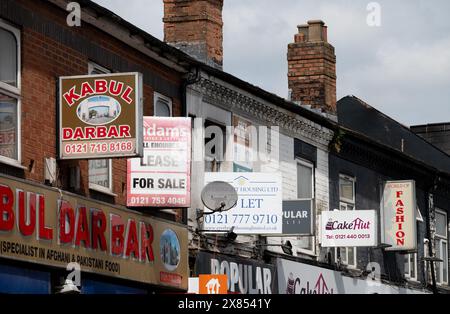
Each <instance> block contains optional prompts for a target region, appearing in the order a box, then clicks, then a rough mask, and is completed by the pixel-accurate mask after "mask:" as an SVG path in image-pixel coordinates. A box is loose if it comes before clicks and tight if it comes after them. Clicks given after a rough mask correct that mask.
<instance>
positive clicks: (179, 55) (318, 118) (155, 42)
mask: <svg viewBox="0 0 450 314" xmlns="http://www.w3.org/2000/svg"><path fill="white" fill-rule="evenodd" d="M47 1H48V2H50V3H53V4H55V5H57V6H59V7H60V8H63V9H65V7H64V6H63V3H67V2H68V0H47ZM78 3H79V4H80V6H81V8H89V9H91V10H93V11H94V12H95V13H96V14H98V16H107V17H108V18H109V19H110V20H111V21H112V22H114V23H116V24H118V25H120V26H121V27H124V28H126V29H128V30H129V32H130V34H135V35H139V36H141V37H142V38H143V39H144V41H146V47H147V48H148V49H150V50H152V51H153V52H155V53H157V54H158V55H160V57H161V58H166V59H169V58H168V57H167V55H166V54H169V55H172V56H174V57H175V58H176V59H177V60H176V61H173V60H172V62H175V63H176V64H178V65H179V66H181V67H183V68H184V69H185V71H183V70H182V69H180V68H176V70H177V71H179V72H182V73H183V72H184V73H187V72H189V70H191V69H192V68H199V69H202V70H203V71H205V72H207V73H209V74H211V75H213V76H215V77H217V78H220V79H222V80H224V81H225V82H227V83H230V84H232V85H235V86H237V87H239V88H241V89H243V90H245V91H247V92H249V93H251V94H253V95H254V96H256V97H260V98H262V99H264V100H266V101H268V102H270V103H273V104H275V105H278V106H279V107H281V108H284V109H286V110H288V111H291V112H293V113H296V114H299V115H301V116H302V117H304V118H307V119H309V120H311V121H313V122H316V123H318V124H320V125H322V126H324V127H327V128H329V129H332V130H336V129H337V123H336V122H334V121H332V120H330V119H329V118H327V117H324V116H322V115H320V114H318V113H315V112H313V111H311V110H308V109H306V108H303V107H301V106H299V105H297V104H295V103H294V102H291V101H288V100H286V99H284V98H282V97H280V96H278V95H275V94H273V93H270V92H268V91H266V90H264V89H262V88H260V87H258V86H255V85H253V84H251V83H249V82H246V81H244V80H241V79H239V78H238V77H236V76H234V75H232V74H230V73H227V72H224V71H223V70H219V69H216V68H214V67H212V66H209V65H207V64H205V63H203V62H200V61H198V60H196V59H195V58H193V57H191V56H189V55H188V54H186V53H184V52H183V51H181V50H179V49H177V48H175V47H173V46H171V45H169V44H167V43H165V42H163V41H161V40H159V39H158V38H156V37H154V36H152V35H151V34H149V33H147V32H146V31H144V30H142V29H140V28H139V27H137V26H135V25H133V24H132V23H130V22H128V21H127V20H125V19H123V18H122V17H120V16H118V15H117V14H115V13H114V12H112V11H110V10H108V9H107V8H105V7H103V6H101V5H99V4H97V3H95V2H93V1H91V0H79V1H78ZM92 25H93V24H92ZM93 26H94V27H97V26H96V25H93ZM97 28H99V27H97ZM101 30H102V31H104V32H107V31H106V30H104V29H101ZM109 34H110V33H109ZM110 35H113V34H110ZM113 36H114V35H113ZM126 44H128V45H130V44H129V43H126ZM130 46H131V47H133V46H132V45H130ZM155 47H158V48H160V49H155ZM133 48H135V47H133ZM135 49H136V48H135ZM155 50H161V51H160V52H158V51H155ZM150 57H152V56H150ZM169 60H170V59H169ZM157 61H159V62H162V61H161V60H158V59H157ZM162 63H163V62H162ZM166 65H167V64H166ZM172 68H174V67H173V66H172Z"/></svg>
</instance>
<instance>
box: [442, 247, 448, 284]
mask: <svg viewBox="0 0 450 314" xmlns="http://www.w3.org/2000/svg"><path fill="white" fill-rule="evenodd" d="M442 260H443V261H444V262H443V263H442V278H443V280H444V281H445V282H448V246H447V242H444V241H442Z"/></svg>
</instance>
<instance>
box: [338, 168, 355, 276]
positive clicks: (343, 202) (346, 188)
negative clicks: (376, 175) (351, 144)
mask: <svg viewBox="0 0 450 314" xmlns="http://www.w3.org/2000/svg"><path fill="white" fill-rule="evenodd" d="M339 210H355V178H353V177H349V176H346V175H340V176H339ZM335 253H336V254H335V256H336V260H338V259H339V258H340V261H341V263H342V264H344V265H347V266H349V267H352V268H356V266H357V263H356V247H341V248H336V251H335Z"/></svg>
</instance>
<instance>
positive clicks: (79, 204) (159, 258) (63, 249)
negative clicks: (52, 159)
mask: <svg viewBox="0 0 450 314" xmlns="http://www.w3.org/2000/svg"><path fill="white" fill-rule="evenodd" d="M187 246H188V231H187V228H186V227H184V226H182V225H178V224H175V223H171V222H168V221H164V220H159V219H155V218H150V217H147V216H143V215H141V214H139V213H136V212H132V211H129V210H127V209H125V208H120V207H115V206H111V205H108V204H105V203H101V202H97V201H93V200H90V199H86V198H82V197H79V196H76V195H74V194H70V193H66V192H62V193H61V194H60V193H59V192H58V190H57V189H52V188H49V187H45V186H41V185H37V184H30V183H26V182H24V181H19V180H14V179H11V178H8V177H4V176H0V257H4V258H11V259H16V260H22V261H27V262H33V263H38V264H44V265H50V266H55V267H62V268H66V266H67V264H68V263H70V262H77V263H79V264H80V266H81V271H85V272H91V273H96V274H101V275H105V276H110V277H118V278H123V279H128V280H134V281H139V282H143V283H149V284H156V285H164V286H171V287H176V288H180V289H187V284H188V280H187V278H188V261H187V259H188V256H187Z"/></svg>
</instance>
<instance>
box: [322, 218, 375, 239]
mask: <svg viewBox="0 0 450 314" xmlns="http://www.w3.org/2000/svg"><path fill="white" fill-rule="evenodd" d="M376 222H377V220H376V212H375V211H374V210H350V211H338V210H335V211H323V212H322V216H321V226H320V231H321V232H320V234H321V242H322V247H347V246H351V247H354V246H376V245H377V223H376Z"/></svg>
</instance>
